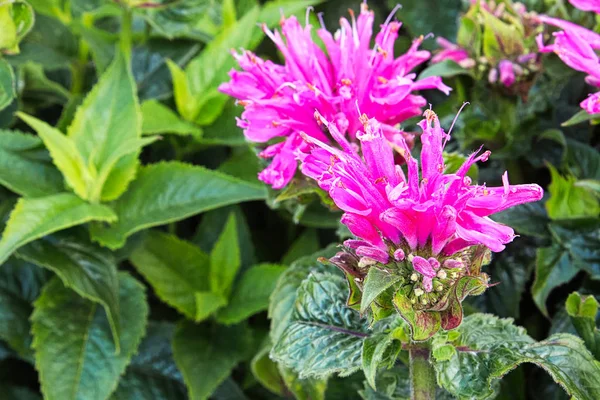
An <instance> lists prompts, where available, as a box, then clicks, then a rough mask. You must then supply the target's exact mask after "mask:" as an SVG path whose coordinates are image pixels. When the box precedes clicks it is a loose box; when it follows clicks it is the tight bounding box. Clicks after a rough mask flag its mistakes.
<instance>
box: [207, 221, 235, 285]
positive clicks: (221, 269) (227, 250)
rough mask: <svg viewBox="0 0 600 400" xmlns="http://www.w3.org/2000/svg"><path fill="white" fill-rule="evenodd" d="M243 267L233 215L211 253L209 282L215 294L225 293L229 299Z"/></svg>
mask: <svg viewBox="0 0 600 400" xmlns="http://www.w3.org/2000/svg"><path fill="white" fill-rule="evenodd" d="M241 265H242V260H241V258H240V246H239V242H238V238H237V226H236V220H235V214H233V213H232V214H231V215H230V216H229V218H228V219H227V223H226V224H225V227H224V228H223V231H222V232H221V235H220V236H219V239H218V240H217V242H216V243H215V246H214V247H213V249H212V251H211V252H210V275H209V277H210V279H209V281H210V288H211V290H212V291H213V293H223V294H224V296H225V297H229V294H230V293H231V287H232V285H233V281H234V280H235V277H236V275H237V272H238V270H239V269H240V267H241Z"/></svg>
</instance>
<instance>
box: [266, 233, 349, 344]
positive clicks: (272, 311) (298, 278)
mask: <svg viewBox="0 0 600 400" xmlns="http://www.w3.org/2000/svg"><path fill="white" fill-rule="evenodd" d="M336 252H337V246H335V245H332V246H329V247H327V248H326V249H323V250H320V251H319V252H316V253H313V254H311V255H307V256H304V257H302V258H299V259H298V260H296V261H294V262H293V263H292V265H290V267H289V268H288V269H286V270H285V271H284V272H283V273H282V274H281V276H280V277H279V279H278V281H277V284H276V286H275V289H273V293H272V294H271V298H270V300H269V319H270V320H271V330H270V331H269V333H270V336H271V340H272V342H277V341H278V340H279V337H280V336H281V334H282V333H283V331H284V330H285V328H286V327H287V326H288V325H289V324H290V320H291V318H292V313H293V311H294V304H295V302H296V292H297V290H298V288H299V287H300V285H301V284H302V281H303V280H304V279H306V278H307V277H308V275H309V274H310V273H311V272H317V271H318V272H325V271H330V272H334V271H335V269H334V268H333V267H332V266H330V265H323V264H321V263H319V262H318V261H317V259H318V258H319V257H325V258H329V257H332V256H333V255H335V253H336Z"/></svg>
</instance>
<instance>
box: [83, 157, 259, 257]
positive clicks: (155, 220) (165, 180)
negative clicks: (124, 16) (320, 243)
mask: <svg viewBox="0 0 600 400" xmlns="http://www.w3.org/2000/svg"><path fill="white" fill-rule="evenodd" d="M264 197H265V189H264V187H260V186H257V185H251V184H248V183H246V182H243V181H240V180H238V179H235V178H232V177H229V176H227V175H224V174H221V173H218V172H215V171H211V170H208V169H205V168H202V167H196V166H191V165H187V164H183V163H179V162H163V163H159V164H154V165H150V166H147V167H144V168H141V169H140V171H139V173H138V177H137V179H136V180H135V181H133V183H132V184H131V185H130V187H129V190H127V192H126V193H125V194H124V195H123V196H121V197H120V198H119V199H118V200H117V201H115V202H113V203H112V206H113V208H114V210H115V212H116V214H117V216H118V218H119V220H118V222H117V223H115V224H113V225H110V226H100V225H96V226H93V227H92V233H93V237H94V239H95V240H97V241H99V242H100V243H101V244H103V245H105V246H107V247H109V248H111V249H117V248H119V247H122V246H123V245H124V244H125V239H126V238H127V237H128V236H129V235H131V234H133V233H135V232H138V231H140V230H142V229H146V228H149V227H152V226H157V225H162V224H166V223H169V222H173V221H178V220H180V219H184V218H187V217H189V216H191V215H194V214H198V213H201V212H203V211H208V210H211V209H214V208H218V207H222V206H225V205H229V204H235V203H240V202H243V201H249V200H260V199H263V198H264Z"/></svg>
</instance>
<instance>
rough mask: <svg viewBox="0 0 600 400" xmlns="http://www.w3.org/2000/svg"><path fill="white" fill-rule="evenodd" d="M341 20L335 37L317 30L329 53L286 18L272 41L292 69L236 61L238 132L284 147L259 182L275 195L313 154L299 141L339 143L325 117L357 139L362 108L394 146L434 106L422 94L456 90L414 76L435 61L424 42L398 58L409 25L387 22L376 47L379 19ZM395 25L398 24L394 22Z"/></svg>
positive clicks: (307, 29) (270, 151)
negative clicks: (300, 160) (401, 131)
mask: <svg viewBox="0 0 600 400" xmlns="http://www.w3.org/2000/svg"><path fill="white" fill-rule="evenodd" d="M351 17H352V18H351V21H348V20H347V19H345V18H342V19H341V20H340V29H339V30H338V31H337V32H336V33H335V34H331V33H330V32H329V31H327V30H326V29H325V27H324V26H322V27H321V28H320V29H318V30H317V34H318V36H319V37H320V38H321V40H322V42H323V44H324V47H325V49H326V51H323V50H321V48H320V47H319V46H318V45H317V44H316V43H315V42H314V41H313V39H312V36H311V29H312V27H311V26H310V25H308V24H306V26H304V27H303V26H301V25H300V23H299V22H298V20H297V19H296V17H293V16H292V17H290V18H283V19H282V21H281V33H280V32H278V31H275V32H271V31H269V30H268V29H267V28H266V27H263V29H264V31H265V33H266V34H267V36H269V38H271V40H272V41H273V42H274V43H275V45H276V46H277V48H278V49H279V51H280V52H281V53H282V55H283V57H284V59H285V64H284V65H279V64H275V63H273V62H271V61H265V60H262V59H261V58H259V57H257V56H256V55H254V54H252V53H251V52H248V51H244V52H242V53H241V54H235V53H234V56H235V57H236V59H237V60H238V62H239V64H240V67H241V68H242V71H235V70H233V71H231V73H230V76H231V81H230V82H228V83H224V84H223V85H221V86H220V90H221V91H222V92H224V93H226V94H229V95H230V96H232V97H235V98H236V99H238V100H239V104H241V105H243V106H244V108H245V109H244V112H243V114H242V118H241V120H239V122H238V125H239V126H240V127H242V128H244V134H245V136H246V138H247V139H248V140H249V141H251V142H256V143H267V142H270V141H273V140H278V141H279V142H278V143H276V144H274V145H271V146H268V147H267V148H266V149H265V151H263V152H262V153H261V156H262V157H264V158H268V159H272V162H271V164H270V165H269V166H268V167H267V168H266V169H265V170H264V171H263V172H261V174H260V175H259V178H260V179H261V180H263V181H264V182H266V183H267V184H269V185H271V186H273V188H275V189H280V188H282V187H284V186H285V185H287V184H288V183H289V181H290V180H291V179H292V178H293V176H294V174H295V172H296V162H297V161H296V157H297V154H298V153H302V152H303V151H304V150H305V149H306V147H307V146H306V144H305V143H304V142H303V141H302V140H301V139H299V133H300V132H303V133H304V134H306V135H308V136H310V137H312V138H315V139H318V140H319V141H321V142H324V143H331V137H330V136H329V135H328V134H327V133H326V132H323V130H322V126H321V125H320V124H319V123H318V121H315V119H314V118H313V113H314V110H318V111H319V112H320V113H321V114H323V115H324V116H325V117H326V118H327V120H329V121H331V122H332V123H333V124H334V125H335V126H336V129H337V130H339V132H340V133H341V134H342V135H346V136H347V137H348V138H349V139H350V140H351V141H354V140H355V139H356V134H357V131H358V130H359V129H360V128H361V126H362V125H361V123H360V121H359V119H358V116H357V113H356V107H357V105H358V107H359V108H360V109H361V110H362V111H364V112H366V113H368V114H369V115H372V116H373V117H375V118H377V119H378V120H379V121H380V122H381V124H382V129H383V131H384V133H385V135H386V136H387V137H388V139H389V140H390V141H394V140H396V138H397V137H398V136H401V135H398V131H397V130H396V128H395V125H397V124H399V123H401V122H402V121H404V120H406V119H408V118H411V117H414V116H416V115H419V113H420V112H421V108H422V107H423V106H425V105H426V103H427V102H426V100H425V99H424V98H423V97H421V96H419V95H416V94H414V92H415V91H418V90H422V89H438V90H441V91H443V92H444V93H446V94H448V93H449V91H450V88H449V87H447V86H445V85H444V84H443V83H442V80H441V78H439V77H429V78H425V79H422V80H416V74H414V73H411V71H412V70H413V69H414V68H415V67H417V66H418V65H420V64H422V63H424V62H425V61H427V60H428V59H429V57H430V53H429V52H428V51H424V50H419V45H420V44H421V42H422V41H423V38H422V37H421V38H418V39H416V40H415V41H414V42H413V45H412V46H411V48H410V49H409V50H408V51H407V52H406V53H405V54H402V55H400V56H394V43H395V41H396V38H397V37H398V30H399V29H400V26H401V24H400V23H399V22H396V21H391V22H390V21H386V22H385V23H384V24H383V25H382V26H381V30H380V31H379V33H378V34H377V35H376V36H375V38H374V42H375V46H374V47H372V46H371V40H372V39H373V23H374V18H375V16H374V13H373V12H372V11H370V10H369V9H368V8H367V5H366V4H365V3H362V4H361V12H360V14H359V15H358V18H355V17H354V15H353V14H352V13H351ZM389 19H391V18H389Z"/></svg>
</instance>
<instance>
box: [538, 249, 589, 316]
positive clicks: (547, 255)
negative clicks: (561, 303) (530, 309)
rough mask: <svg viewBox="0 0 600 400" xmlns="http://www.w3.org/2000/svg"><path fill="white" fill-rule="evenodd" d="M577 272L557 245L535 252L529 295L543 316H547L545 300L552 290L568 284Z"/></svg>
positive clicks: (563, 250)
mask: <svg viewBox="0 0 600 400" xmlns="http://www.w3.org/2000/svg"><path fill="white" fill-rule="evenodd" d="M577 272H579V270H578V269H577V267H576V266H575V265H573V264H572V263H571V261H570V260H569V255H568V252H567V251H566V250H565V249H563V248H561V247H560V246H559V245H553V246H552V247H543V248H541V249H538V250H537V256H536V261H535V281H534V282H533V286H532V287H531V294H532V295H533V300H534V301H535V303H536V305H537V306H538V308H539V309H540V310H541V311H542V313H544V315H548V309H547V308H546V300H547V299H548V296H549V295H550V292H551V291H552V289H554V288H556V287H557V286H560V285H563V284H565V283H567V282H569V281H570V280H571V279H573V278H574V277H575V275H577Z"/></svg>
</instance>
